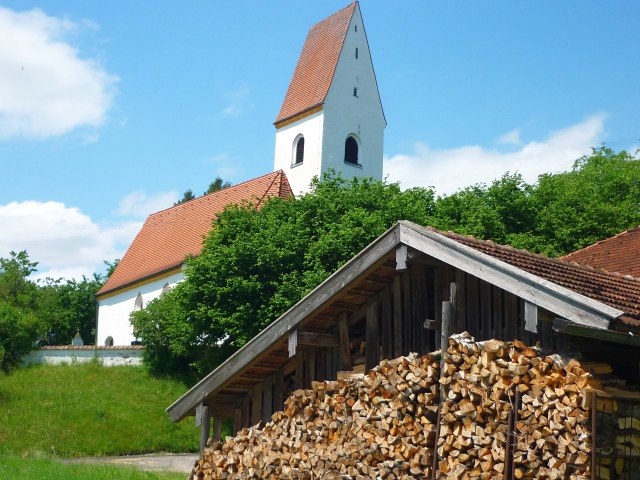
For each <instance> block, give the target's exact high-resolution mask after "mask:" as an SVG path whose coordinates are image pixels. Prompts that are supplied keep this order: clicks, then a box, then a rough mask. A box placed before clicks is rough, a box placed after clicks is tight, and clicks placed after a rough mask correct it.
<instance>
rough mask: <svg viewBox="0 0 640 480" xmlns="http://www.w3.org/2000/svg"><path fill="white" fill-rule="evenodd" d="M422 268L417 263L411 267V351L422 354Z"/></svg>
mask: <svg viewBox="0 0 640 480" xmlns="http://www.w3.org/2000/svg"><path fill="white" fill-rule="evenodd" d="M423 270H424V269H423V267H422V265H420V264H419V263H415V264H413V265H411V345H412V346H411V351H412V352H417V353H418V354H420V355H421V354H422V321H420V312H421V306H422V298H421V295H420V293H421V292H420V285H421V283H422V282H421V277H422V272H423Z"/></svg>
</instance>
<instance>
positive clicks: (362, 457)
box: [190, 354, 440, 480]
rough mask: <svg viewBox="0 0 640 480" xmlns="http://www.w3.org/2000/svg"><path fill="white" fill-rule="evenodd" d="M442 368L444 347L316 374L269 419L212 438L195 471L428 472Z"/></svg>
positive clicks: (280, 474)
mask: <svg viewBox="0 0 640 480" xmlns="http://www.w3.org/2000/svg"><path fill="white" fill-rule="evenodd" d="M439 370H440V360H439V356H438V355H425V356H423V357H418V356H417V355H415V354H412V355H411V356H409V357H400V358H398V359H395V360H391V361H382V363H381V364H380V365H379V366H378V367H376V368H375V369H374V370H372V371H370V372H369V373H368V374H366V375H362V374H360V375H355V376H353V377H352V378H346V379H340V380H337V381H328V382H314V383H313V389H312V390H296V391H295V392H294V394H293V395H292V396H291V397H290V398H289V399H288V400H287V401H286V402H285V408H284V411H283V412H276V413H274V414H273V416H272V421H271V422H269V423H267V424H266V425H264V426H262V425H257V426H255V427H252V428H250V429H246V428H245V429H243V430H242V431H240V432H239V433H238V435H237V436H236V437H234V438H232V439H228V440H227V441H226V442H225V443H224V444H221V443H220V442H213V443H211V444H210V445H209V446H208V447H207V448H206V449H205V452H204V455H203V458H202V459H201V460H200V461H199V462H198V463H197V464H196V466H195V467H194V470H193V472H192V474H191V477H190V478H191V479H197V480H202V479H206V480H209V479H222V478H225V479H233V478H301V479H302V478H343V477H344V478H356V477H358V476H359V475H361V476H364V477H366V478H374V477H375V478H387V479H394V478H421V477H424V476H427V477H428V476H430V475H431V468H432V465H433V450H434V446H435V424H436V420H437V409H438V407H437V405H438V398H439V391H438V390H439V388H438V378H439ZM260 427H262V428H260Z"/></svg>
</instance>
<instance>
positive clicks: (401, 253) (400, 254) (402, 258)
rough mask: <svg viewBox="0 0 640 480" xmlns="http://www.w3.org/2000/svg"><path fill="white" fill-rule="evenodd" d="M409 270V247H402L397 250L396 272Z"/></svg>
mask: <svg viewBox="0 0 640 480" xmlns="http://www.w3.org/2000/svg"><path fill="white" fill-rule="evenodd" d="M406 269H407V246H406V245H400V246H399V247H398V248H396V270H406Z"/></svg>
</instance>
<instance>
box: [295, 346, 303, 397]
mask: <svg viewBox="0 0 640 480" xmlns="http://www.w3.org/2000/svg"><path fill="white" fill-rule="evenodd" d="M295 382H296V389H298V388H304V349H302V348H301V349H299V350H298V351H297V352H296V380H295Z"/></svg>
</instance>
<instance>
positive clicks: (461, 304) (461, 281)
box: [451, 269, 467, 333]
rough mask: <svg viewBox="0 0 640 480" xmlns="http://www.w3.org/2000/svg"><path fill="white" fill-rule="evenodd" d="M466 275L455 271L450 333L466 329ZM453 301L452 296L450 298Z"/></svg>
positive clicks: (460, 271)
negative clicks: (454, 294) (454, 293)
mask: <svg viewBox="0 0 640 480" xmlns="http://www.w3.org/2000/svg"><path fill="white" fill-rule="evenodd" d="M466 277H467V274H466V273H465V272H463V271H462V270H458V269H456V276H455V278H456V299H455V301H454V304H453V326H452V329H451V332H452V333H462V332H464V331H465V330H466V329H467V301H466V296H467V289H466ZM451 300H452V301H453V296H452V298H451Z"/></svg>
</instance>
